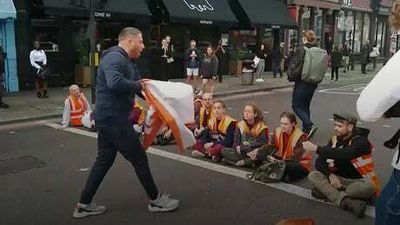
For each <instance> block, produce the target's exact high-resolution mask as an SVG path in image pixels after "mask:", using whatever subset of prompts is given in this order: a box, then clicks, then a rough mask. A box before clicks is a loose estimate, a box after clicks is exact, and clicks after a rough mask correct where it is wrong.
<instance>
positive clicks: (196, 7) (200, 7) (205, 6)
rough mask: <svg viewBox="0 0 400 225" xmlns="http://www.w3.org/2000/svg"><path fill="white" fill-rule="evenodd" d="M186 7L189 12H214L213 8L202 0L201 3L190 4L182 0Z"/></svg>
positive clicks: (188, 1) (189, 0) (186, 0)
mask: <svg viewBox="0 0 400 225" xmlns="http://www.w3.org/2000/svg"><path fill="white" fill-rule="evenodd" d="M183 2H184V3H185V4H186V6H187V7H188V8H189V9H191V10H197V11H199V12H203V11H214V7H213V6H212V5H211V4H210V3H209V2H208V1H207V0H203V1H202V3H201V4H200V3H195V4H193V3H191V0H183Z"/></svg>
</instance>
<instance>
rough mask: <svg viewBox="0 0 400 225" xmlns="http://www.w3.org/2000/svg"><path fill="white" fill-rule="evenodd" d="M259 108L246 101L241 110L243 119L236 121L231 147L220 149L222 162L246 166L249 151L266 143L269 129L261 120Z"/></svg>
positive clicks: (248, 160) (249, 161)
mask: <svg viewBox="0 0 400 225" xmlns="http://www.w3.org/2000/svg"><path fill="white" fill-rule="evenodd" d="M263 119H264V118H263V115H262V112H261V111H260V109H258V107H257V106H256V105H255V104H253V103H248V104H246V105H245V107H244V110H243V120H242V121H240V122H238V123H237V126H236V130H235V137H234V144H233V148H228V147H227V148H224V149H223V150H222V157H223V158H222V162H223V163H225V164H228V165H231V166H248V165H251V163H252V160H251V159H250V157H249V156H248V155H247V154H248V153H249V152H251V151H253V150H255V149H256V148H259V147H261V146H263V145H265V144H267V143H268V135H269V129H268V127H267V125H265V123H264V122H263Z"/></svg>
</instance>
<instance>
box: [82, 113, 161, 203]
mask: <svg viewBox="0 0 400 225" xmlns="http://www.w3.org/2000/svg"><path fill="white" fill-rule="evenodd" d="M96 126H97V129H98V139H97V145H98V153H97V157H96V162H95V163H94V165H93V167H92V169H91V171H90V174H89V177H88V179H87V182H86V185H85V188H84V189H83V191H82V195H81V198H80V201H79V202H80V203H83V204H89V203H91V202H92V199H93V196H94V195H95V194H96V191H97V189H98V188H99V186H100V184H101V182H102V181H103V178H104V177H105V175H106V174H107V172H108V170H109V169H110V168H111V166H112V165H113V163H114V160H115V157H116V155H117V152H120V153H121V154H122V156H123V157H124V158H125V159H126V160H128V161H129V162H130V163H131V164H132V166H133V167H134V168H135V172H136V175H137V177H138V178H139V180H140V182H141V184H142V185H143V187H144V189H145V190H146V193H147V195H148V196H149V198H150V199H152V200H154V199H156V198H157V196H158V190H157V187H156V185H155V183H154V180H153V176H152V174H151V171H150V168H149V164H148V160H147V156H146V153H145V151H144V150H143V147H142V145H141V143H140V142H139V137H138V135H137V134H136V132H135V131H134V130H133V128H132V127H131V126H130V123H129V121H128V120H127V119H126V120H125V119H119V118H108V119H106V120H104V121H97V120H96Z"/></svg>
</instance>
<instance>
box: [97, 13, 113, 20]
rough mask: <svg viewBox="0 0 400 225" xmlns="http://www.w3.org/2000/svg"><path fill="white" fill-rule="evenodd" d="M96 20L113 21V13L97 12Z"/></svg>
mask: <svg viewBox="0 0 400 225" xmlns="http://www.w3.org/2000/svg"><path fill="white" fill-rule="evenodd" d="M94 18H96V19H111V13H109V12H100V11H95V12H94Z"/></svg>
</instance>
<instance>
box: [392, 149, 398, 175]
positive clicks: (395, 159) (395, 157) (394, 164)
mask: <svg viewBox="0 0 400 225" xmlns="http://www.w3.org/2000/svg"><path fill="white" fill-rule="evenodd" d="M392 166H393V168H395V169H396V170H400V159H399V150H396V153H395V154H394V156H393V160H392Z"/></svg>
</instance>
